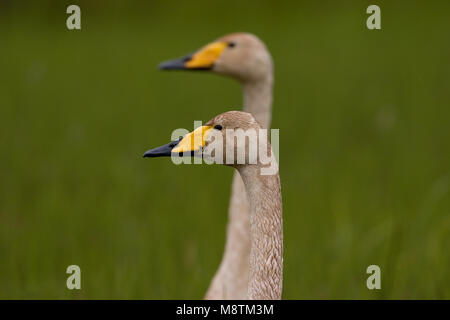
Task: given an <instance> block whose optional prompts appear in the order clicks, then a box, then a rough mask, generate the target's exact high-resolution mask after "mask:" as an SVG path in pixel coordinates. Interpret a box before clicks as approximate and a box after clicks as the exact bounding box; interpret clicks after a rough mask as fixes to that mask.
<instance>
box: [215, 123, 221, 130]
mask: <svg viewBox="0 0 450 320" xmlns="http://www.w3.org/2000/svg"><path fill="white" fill-rule="evenodd" d="M214 129H216V130H219V131H220V130H222V126H221V125H220V124H218V125H215V126H214Z"/></svg>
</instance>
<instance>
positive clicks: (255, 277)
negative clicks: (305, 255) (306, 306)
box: [238, 165, 283, 300]
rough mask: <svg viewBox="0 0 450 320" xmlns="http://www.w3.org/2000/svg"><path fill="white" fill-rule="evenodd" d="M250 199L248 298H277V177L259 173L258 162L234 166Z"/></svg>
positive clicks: (279, 265) (280, 255) (279, 262)
mask: <svg viewBox="0 0 450 320" xmlns="http://www.w3.org/2000/svg"><path fill="white" fill-rule="evenodd" d="M238 171H239V173H240V175H241V177H242V180H243V182H244V185H245V188H246V191H247V196H248V199H249V203H250V238H251V239H250V241H251V249H250V268H249V283H248V293H247V298H248V299H252V300H253V299H281V290H282V282H283V221H282V203H281V189H280V177H279V175H278V173H277V174H275V175H266V176H264V175H261V174H260V167H259V166H258V165H246V166H243V167H241V168H238Z"/></svg>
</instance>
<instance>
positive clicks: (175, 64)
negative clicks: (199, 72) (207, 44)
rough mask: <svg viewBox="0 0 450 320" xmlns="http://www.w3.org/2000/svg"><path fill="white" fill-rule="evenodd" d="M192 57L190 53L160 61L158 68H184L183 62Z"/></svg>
mask: <svg viewBox="0 0 450 320" xmlns="http://www.w3.org/2000/svg"><path fill="white" fill-rule="evenodd" d="M191 59H192V55H191V54H190V55H187V56H185V57H182V58H178V59H174V60H169V61H164V62H161V63H160V64H159V65H158V69H159V70H183V69H186V66H185V63H186V62H188V61H189V60H191Z"/></svg>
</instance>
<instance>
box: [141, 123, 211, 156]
mask: <svg viewBox="0 0 450 320" xmlns="http://www.w3.org/2000/svg"><path fill="white" fill-rule="evenodd" d="M212 129H213V127H211V126H201V127H198V128H197V129H195V130H194V131H192V132H191V133H188V134H187V135H185V136H184V137H183V138H181V139H180V140H178V141H172V142H170V143H168V144H165V145H163V146H160V147H157V148H154V149H150V150H148V151H146V152H145V153H144V156H143V157H144V158H156V157H170V156H172V154H184V153H186V152H188V153H189V155H191V156H193V155H194V154H195V152H197V151H200V150H201V148H202V147H204V146H205V143H206V139H207V138H208V135H209V132H210V131H211V130H212Z"/></svg>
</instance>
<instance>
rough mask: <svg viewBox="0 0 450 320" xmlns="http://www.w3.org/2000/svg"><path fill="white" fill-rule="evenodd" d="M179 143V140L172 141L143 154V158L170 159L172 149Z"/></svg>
mask: <svg viewBox="0 0 450 320" xmlns="http://www.w3.org/2000/svg"><path fill="white" fill-rule="evenodd" d="M179 142H180V140H177V141H172V142H170V143H168V144H165V145H163V146H161V147H157V148H154V149H151V150H148V151H146V152H145V153H144V155H143V157H144V158H157V157H170V155H171V152H172V149H173V148H174V147H175V146H176V145H177V144H178V143H179Z"/></svg>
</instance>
